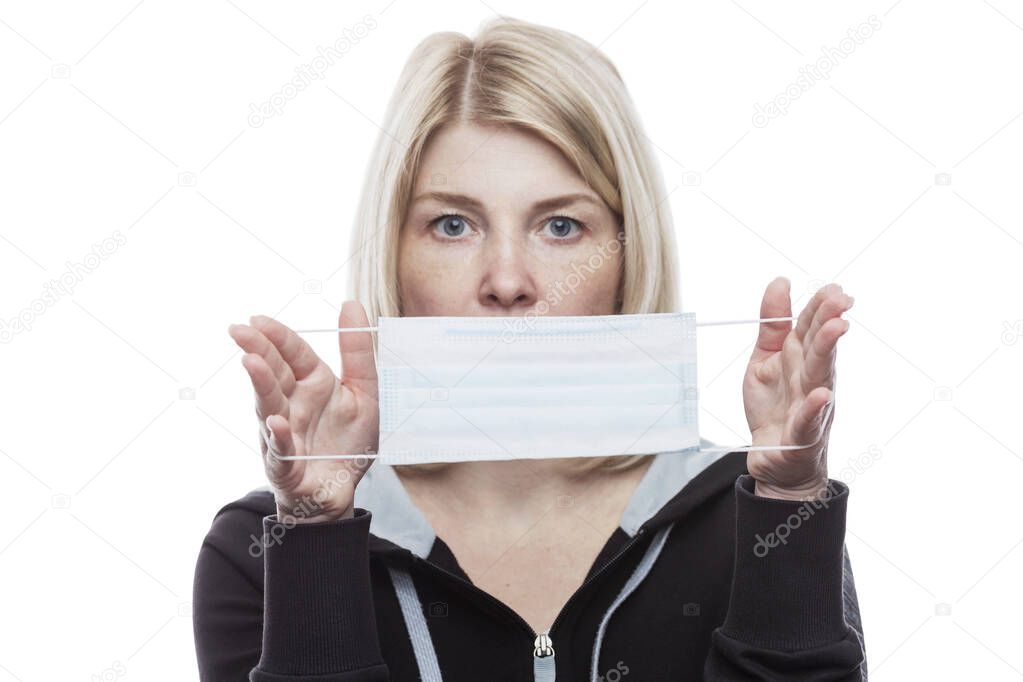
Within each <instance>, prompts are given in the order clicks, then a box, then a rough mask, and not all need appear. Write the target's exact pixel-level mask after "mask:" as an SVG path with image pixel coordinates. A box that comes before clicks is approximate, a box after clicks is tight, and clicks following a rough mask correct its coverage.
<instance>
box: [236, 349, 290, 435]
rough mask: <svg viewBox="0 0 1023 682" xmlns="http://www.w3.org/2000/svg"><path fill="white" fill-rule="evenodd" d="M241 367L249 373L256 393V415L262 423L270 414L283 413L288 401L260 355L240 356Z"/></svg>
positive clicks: (248, 354)
mask: <svg viewBox="0 0 1023 682" xmlns="http://www.w3.org/2000/svg"><path fill="white" fill-rule="evenodd" d="M242 366H243V367H244V368H245V371H246V372H248V373H249V380H250V381H251V382H252V388H253V390H254V391H255V392H256V415H257V416H258V417H259V419H260V421H263V420H264V419H266V418H267V417H268V416H269V415H271V414H280V413H282V412H284V411H285V409H286V408H287V405H288V400H287V398H286V397H285V396H284V393H283V392H282V391H281V386H280V383H278V381H277V376H276V375H275V374H274V373H273V370H271V369H270V365H268V364H266V360H265V359H264V358H263V356H262V355H257V354H256V353H246V354H245V355H243V356H242Z"/></svg>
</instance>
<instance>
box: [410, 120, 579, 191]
mask: <svg viewBox="0 0 1023 682" xmlns="http://www.w3.org/2000/svg"><path fill="white" fill-rule="evenodd" d="M585 189H586V183H585V182H584V181H583V179H582V177H580V176H579V174H578V173H577V172H576V170H575V168H574V166H572V164H571V163H570V162H569V161H568V159H566V158H565V157H564V155H563V154H562V153H561V152H560V151H559V150H558V149H557V148H556V147H555V146H554V145H552V144H550V143H549V142H547V141H546V140H543V139H542V138H540V137H539V136H538V135H535V134H533V133H529V132H527V131H524V130H520V129H518V128H515V127H513V126H481V125H479V124H474V123H457V124H450V125H447V126H443V127H442V128H440V129H438V130H437V131H435V132H434V134H433V135H432V136H431V138H430V140H429V142H428V143H427V145H426V148H425V150H424V153H423V158H422V165H421V166H420V169H419V173H418V176H417V178H416V191H417V192H422V191H431V190H432V191H451V192H464V193H467V194H469V193H471V194H475V195H477V196H479V197H480V198H481V199H483V200H487V199H488V198H489V199H490V200H498V199H499V198H500V197H502V196H505V197H521V196H523V195H528V196H536V195H548V194H551V193H552V192H560V191H565V192H568V191H584V190H585Z"/></svg>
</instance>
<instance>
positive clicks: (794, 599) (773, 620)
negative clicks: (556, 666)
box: [722, 474, 849, 650]
mask: <svg viewBox="0 0 1023 682" xmlns="http://www.w3.org/2000/svg"><path fill="white" fill-rule="evenodd" d="M754 484H755V481H754V479H753V477H752V476H750V475H748V474H744V475H742V476H739V477H738V478H737V479H736V481H735V505H736V509H735V512H736V518H735V527H736V533H735V539H736V546H735V571H734V574H733V576H732V594H731V599H730V601H729V606H728V614H727V616H726V617H725V623H724V625H723V627H722V630H723V632H724V633H725V634H727V635H728V636H729V637H732V638H734V639H737V640H739V641H742V642H746V643H748V644H752V645H754V646H758V647H764V648H768V649H783V650H799V649H809V648H813V647H817V646H822V645H824V644H828V643H831V642H835V641H837V640H841V639H842V638H843V637H845V634H846V629H847V627H848V626H847V625H846V622H845V617H844V614H843V604H842V571H843V562H842V556H843V554H842V553H843V547H844V543H845V514H846V503H847V501H848V498H849V488H848V486H846V485H845V484H844V483H841V482H840V481H836V480H834V479H828V485H827V489H826V492H825V494H824V495H823V496H822V498H821V499H819V500H810V501H804V502H800V501H790V500H778V499H774V498H767V497H758V496H757V495H755V494H754V492H753V491H754Z"/></svg>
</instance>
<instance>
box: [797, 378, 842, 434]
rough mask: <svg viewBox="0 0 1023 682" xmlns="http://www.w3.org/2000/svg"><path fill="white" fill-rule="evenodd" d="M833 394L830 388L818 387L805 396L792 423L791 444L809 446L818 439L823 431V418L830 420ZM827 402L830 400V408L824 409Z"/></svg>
mask: <svg viewBox="0 0 1023 682" xmlns="http://www.w3.org/2000/svg"><path fill="white" fill-rule="evenodd" d="M834 395H835V394H834V391H832V390H831V389H829V388H824V387H820V388H816V389H814V390H813V391H811V392H810V394H809V395H807V396H806V398H805V399H804V400H803V404H802V405H800V406H799V411H798V412H797V413H796V417H795V420H794V421H793V424H792V439H793V443H792V444H793V445H807V446H809V445H814V444H816V443H817V441H818V440H820V438H821V435H822V434H823V433H824V428H825V419H827V420H828V421H829V422H830V420H831V413H832V412H833V411H834V410H833V407H834V403H833V401H834ZM829 402H832V409H831V410H830V411H826V410H825V409H824V408H825V406H826V405H827V404H828V403H829Z"/></svg>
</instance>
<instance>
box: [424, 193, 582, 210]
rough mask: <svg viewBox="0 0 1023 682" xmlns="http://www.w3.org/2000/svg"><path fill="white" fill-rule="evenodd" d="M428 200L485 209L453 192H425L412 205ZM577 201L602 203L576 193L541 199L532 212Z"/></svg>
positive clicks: (472, 200)
mask: <svg viewBox="0 0 1023 682" xmlns="http://www.w3.org/2000/svg"><path fill="white" fill-rule="evenodd" d="M427 199H434V200H436V201H440V202H444V203H448V204H455V205H457V206H467V207H469V208H473V209H476V210H477V211H482V210H483V208H484V207H483V203H482V202H481V201H479V200H478V199H474V198H473V197H470V196H467V195H465V194H454V193H451V192H423V193H422V194H420V195H418V196H416V197H415V198H414V199H413V200H412V203H416V202H419V201H424V200H427ZM577 201H585V202H588V203H591V204H593V205H595V206H600V202H599V201H598V200H597V199H595V198H594V197H593V196H592V195H590V194H585V193H582V192H576V193H572V194H563V195H561V196H557V197H550V198H549V199H541V200H540V201H537V202H536V203H534V204H533V207H532V210H534V211H550V210H553V209H555V208H561V207H563V206H568V205H569V204H573V203H575V202H577Z"/></svg>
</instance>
